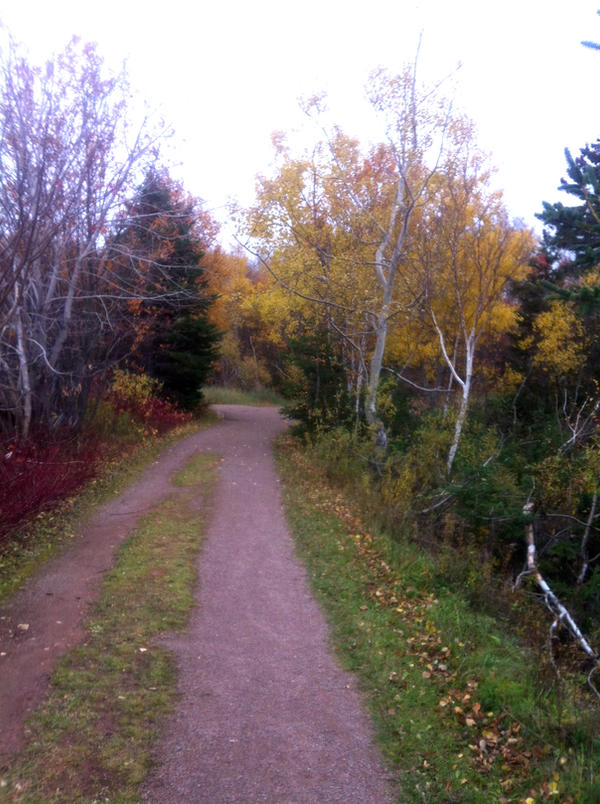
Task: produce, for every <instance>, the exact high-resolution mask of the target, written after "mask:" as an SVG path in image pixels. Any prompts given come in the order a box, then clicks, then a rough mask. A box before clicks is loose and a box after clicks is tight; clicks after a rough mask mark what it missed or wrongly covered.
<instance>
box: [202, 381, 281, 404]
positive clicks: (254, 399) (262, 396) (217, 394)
mask: <svg viewBox="0 0 600 804" xmlns="http://www.w3.org/2000/svg"><path fill="white" fill-rule="evenodd" d="M202 393H203V396H204V401H205V402H206V403H207V404H209V405H277V406H279V407H281V406H282V405H284V404H285V399H284V398H283V397H282V396H280V394H278V393H277V392H276V391H273V390H271V389H270V388H259V389H257V390H255V391H240V390H239V389H237V388H220V387H217V386H214V385H209V386H207V387H206V388H203V389H202Z"/></svg>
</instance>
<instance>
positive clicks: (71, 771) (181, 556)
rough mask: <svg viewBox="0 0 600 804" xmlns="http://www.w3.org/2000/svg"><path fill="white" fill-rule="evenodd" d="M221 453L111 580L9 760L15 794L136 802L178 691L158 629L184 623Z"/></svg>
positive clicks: (27, 798)
mask: <svg viewBox="0 0 600 804" xmlns="http://www.w3.org/2000/svg"><path fill="white" fill-rule="evenodd" d="M218 462H219V458H218V457H217V456H214V455H205V454H203V455H198V456H196V457H195V458H193V459H192V461H191V462H190V464H188V466H187V467H185V468H184V469H183V470H182V471H181V472H180V473H179V474H178V475H177V476H176V478H175V480H176V483H177V485H179V486H181V487H182V491H181V492H180V493H177V494H174V495H172V496H171V497H169V498H168V499H166V500H165V501H164V502H162V503H161V504H159V505H158V506H157V507H156V508H155V509H154V510H153V511H152V512H151V513H150V514H149V515H148V516H146V517H145V518H144V519H143V521H142V523H141V524H140V526H139V528H138V529H137V530H136V531H135V532H134V533H133V535H132V536H131V537H130V538H129V539H128V540H127V542H126V543H125V544H124V545H123V546H122V547H121V549H120V550H119V555H118V561H117V563H116V564H115V566H114V568H113V570H112V571H110V572H109V573H108V575H107V576H106V578H105V580H104V584H103V588H102V594H101V598H100V600H99V602H98V604H97V606H96V607H95V610H94V611H93V613H92V615H91V617H90V619H89V621H88V623H87V629H86V638H85V642H84V644H82V645H81V646H80V647H78V648H76V649H74V650H72V651H70V652H69V653H68V654H67V655H66V656H65V657H64V658H63V659H62V660H61V662H60V664H59V666H58V667H57V669H56V670H55V672H54V673H53V676H52V687H51V692H50V695H49V698H48V700H47V701H46V702H45V703H44V704H43V705H42V706H41V707H40V708H39V709H38V710H36V711H35V712H33V714H32V715H31V717H30V718H29V720H28V724H27V730H28V745H27V747H26V749H25V751H24V752H23V754H22V755H21V756H20V757H19V758H17V760H16V761H15V763H13V764H12V765H11V766H10V767H8V768H5V769H3V772H2V777H3V778H2V781H1V785H2V787H1V788H0V795H2V794H3V795H4V796H5V797H6V798H5V800H7V801H10V802H13V801H14V802H17V801H18V802H31V803H33V802H36V803H39V802H41V801H44V802H56V803H58V802H79V801H82V802H83V801H86V802H91V801H102V802H107V801H108V802H110V801H113V802H133V801H137V800H138V794H137V790H138V788H139V785H140V784H141V782H142V781H143V780H144V778H145V776H146V773H147V771H148V768H149V765H150V751H151V748H152V746H153V743H154V740H155V738H156V733H157V728H158V726H159V725H160V723H161V721H162V719H163V718H164V716H165V714H166V713H167V712H168V711H170V710H171V709H172V707H173V704H174V700H175V664H174V659H173V657H172V655H171V653H170V652H169V651H168V650H166V649H165V648H163V647H161V646H160V645H159V644H158V642H157V637H158V635H160V634H162V633H164V632H166V631H173V630H174V629H181V628H183V627H184V626H185V624H186V622H187V618H188V614H189V610H190V607H191V605H192V603H193V585H194V581H195V564H196V556H197V553H198V550H199V547H200V543H201V538H202V532H203V526H204V514H203V513H202V514H201V513H199V511H198V506H197V499H198V496H199V494H201V495H202V499H203V511H206V509H207V507H208V506H209V504H210V498H211V488H212V484H213V479H214V476H215V471H214V470H215V467H216V466H217V464H218Z"/></svg>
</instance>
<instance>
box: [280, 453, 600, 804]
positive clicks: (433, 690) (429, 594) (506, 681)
mask: <svg viewBox="0 0 600 804" xmlns="http://www.w3.org/2000/svg"><path fill="white" fill-rule="evenodd" d="M276 455H277V464H278V469H279V472H280V476H281V478H282V487H283V495H284V505H285V509H286V516H287V519H288V522H289V525H290V529H291V531H292V534H293V536H294V539H295V542H296V548H297V551H298V554H299V556H300V558H301V559H302V560H303V562H304V564H305V566H306V567H307V571H308V576H309V581H310V583H311V585H312V588H313V591H314V592H315V594H316V597H317V599H318V600H319V602H320V605H321V606H322V608H323V610H324V612H325V614H326V616H327V618H328V621H329V623H330V626H331V629H332V646H333V649H334V651H335V652H336V655H337V656H338V657H339V658H340V661H341V663H342V665H343V666H345V667H346V668H347V669H349V670H351V671H352V672H354V673H355V674H356V675H357V677H358V679H359V682H360V684H361V687H362V689H363V691H364V693H365V697H366V700H367V702H368V705H369V708H370V711H371V714H372V717H373V722H374V725H375V728H376V730H377V737H378V742H379V745H380V748H381V750H382V753H383V756H384V758H385V759H386V761H387V762H388V765H389V767H390V769H391V770H392V772H394V773H396V774H397V776H398V778H399V786H400V789H401V790H402V795H401V800H402V801H403V802H432V804H433V802H435V803H436V804H437V803H438V802H481V804H486V803H487V802H489V801H494V802H501V803H502V802H524V803H525V802H526V804H534V802H538V801H549V800H554V801H557V800H559V801H561V803H562V804H566V803H567V802H575V801H577V802H589V803H590V804H591V802H593V801H597V800H598V799H597V797H596V794H597V792H598V788H597V786H596V785H597V782H596V781H595V779H597V773H598V757H597V751H596V759H595V760H593V756H594V748H593V745H592V742H593V741H594V739H596V738H594V730H590V734H588V735H583V737H582V744H583V743H586V744H587V748H586V749H585V752H584V750H583V746H582V748H581V749H580V750H579V751H578V750H577V749H576V748H574V747H569V741H568V740H567V741H565V740H560V739H558V738H559V735H558V733H557V729H556V727H555V726H554V727H553V726H552V725H551V723H549V721H548V717H547V715H548V708H551V707H552V705H553V703H552V698H551V696H550V694H549V693H548V696H547V698H546V699H543V698H544V696H545V695H546V693H545V692H544V690H543V689H541V688H540V685H539V684H536V683H535V682H536V679H535V673H536V668H535V665H534V664H533V663H532V661H531V656H529V655H528V654H527V653H526V652H524V650H523V648H522V647H521V646H519V645H518V644H517V643H516V642H515V641H514V639H511V637H510V636H509V635H508V634H507V633H506V632H505V631H503V630H502V629H501V628H500V626H499V624H497V623H495V622H494V621H493V620H492V619H491V618H490V617H488V616H486V615H484V614H482V613H480V612H475V611H473V610H472V609H471V608H470V607H469V605H468V604H467V603H466V600H465V599H464V598H463V597H462V596H461V594H460V590H453V589H452V588H451V587H449V586H448V587H445V588H443V587H440V586H439V584H437V583H436V582H435V573H434V571H433V570H432V567H431V562H430V561H428V559H427V557H426V556H425V555H424V554H423V553H422V551H419V550H418V548H417V546H416V545H411V544H409V543H406V544H403V545H400V552H398V545H396V546H395V550H394V553H393V558H392V552H391V547H392V545H391V544H390V541H389V538H387V537H386V535H385V534H377V533H370V532H369V530H368V528H367V527H366V526H365V523H364V522H362V521H361V517H360V513H359V512H358V511H357V507H356V505H355V504H353V502H352V501H349V500H348V499H346V498H344V495H343V493H342V492H340V491H339V490H338V489H334V488H332V487H331V486H330V485H329V484H328V482H327V480H326V478H325V477H324V475H323V473H322V472H320V471H319V469H318V468H317V466H316V465H315V464H314V462H311V460H310V459H309V457H308V456H307V454H306V453H305V452H304V450H303V449H302V447H300V446H299V445H298V443H297V442H294V440H293V439H291V438H289V437H284V438H283V439H281V440H280V442H279V444H278V447H277V450H276ZM590 757H591V758H592V761H590Z"/></svg>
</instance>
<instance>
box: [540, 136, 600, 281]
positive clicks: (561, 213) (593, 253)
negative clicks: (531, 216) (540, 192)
mask: <svg viewBox="0 0 600 804" xmlns="http://www.w3.org/2000/svg"><path fill="white" fill-rule="evenodd" d="M565 154H566V158H567V176H568V178H567V179H561V184H560V188H559V189H561V190H563V191H564V192H566V193H568V194H569V195H571V196H573V198H574V199H576V201H577V202H578V203H575V204H574V205H572V206H565V205H564V204H563V203H562V202H556V203H554V204H549V203H548V202H544V205H543V206H544V209H543V212H541V213H540V214H539V215H538V216H537V217H538V218H539V219H540V220H541V221H543V223H544V238H543V242H544V248H545V251H546V252H547V254H548V256H549V257H550V258H551V259H552V260H554V261H561V260H563V266H562V272H561V273H563V274H570V275H578V274H580V273H582V272H585V271H586V270H588V269H590V268H592V267H594V266H596V265H598V264H600V140H596V142H595V143H593V144H592V145H586V146H585V148H582V149H581V151H580V155H579V156H578V157H577V158H575V159H574V158H573V157H572V156H571V154H570V153H569V151H568V150H566V151H565ZM565 253H567V254H569V255H572V259H571V260H569V261H568V262H566V263H565V262H564V257H565ZM556 278H557V279H558V278H559V277H556Z"/></svg>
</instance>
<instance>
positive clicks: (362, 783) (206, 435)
mask: <svg viewBox="0 0 600 804" xmlns="http://www.w3.org/2000/svg"><path fill="white" fill-rule="evenodd" d="M219 410H220V412H221V413H222V414H223V416H224V419H223V421H222V422H221V423H220V424H218V425H216V426H215V427H213V428H211V429H210V430H207V431H204V432H201V433H198V434H196V435H194V436H192V437H191V438H188V439H186V440H185V441H183V442H180V443H179V444H177V445H175V446H174V447H171V448H170V449H169V450H167V452H166V453H165V454H164V455H163V456H162V457H161V459H160V461H159V462H157V463H156V464H155V465H153V466H152V467H151V468H150V469H149V470H148V471H147V472H146V473H145V475H144V477H143V478H142V479H141V480H140V481H139V482H138V483H137V484H135V486H132V487H131V488H130V489H129V490H128V491H127V492H126V493H125V494H124V495H122V496H121V497H120V498H119V499H118V500H116V501H114V502H113V503H111V504H110V505H109V506H106V507H105V508H104V509H102V510H101V511H99V512H98V515H97V516H96V517H95V518H94V521H93V522H92V523H90V527H89V529H88V532H87V533H86V534H85V536H84V537H82V538H81V540H80V541H79V542H78V543H77V545H75V546H74V548H73V549H72V550H70V551H69V553H68V554H67V555H65V556H64V557H62V558H61V559H58V560H57V561H55V562H54V563H53V566H51V567H48V570H47V571H46V572H44V574H43V576H42V577H40V578H39V579H38V580H37V581H36V583H35V584H34V585H32V587H33V588H32V589H31V590H27V591H26V592H24V593H23V594H22V595H20V596H19V598H18V599H15V601H14V603H13V605H12V606H11V609H10V610H7V611H2V612H0V616H3V617H4V618H5V619H4V620H0V626H2V630H1V633H0V651H2V652H6V654H7V655H6V656H4V657H1V658H0V661H1V662H2V664H0V672H1V676H0V679H1V681H0V735H1V738H0V739H1V740H2V742H1V743H0V747H1V748H2V749H3V750H4V751H5V752H8V751H11V750H14V748H15V747H17V746H18V744H19V739H20V731H19V728H16V729H15V728H13V726H14V723H16V722H18V721H19V722H20V718H21V717H22V714H23V710H24V709H25V708H26V707H27V706H31V705H32V704H35V703H37V702H38V701H39V700H40V698H41V696H43V692H44V689H45V686H46V682H47V674H48V670H49V668H50V667H51V666H52V664H53V663H54V661H55V660H56V656H57V655H58V654H59V653H61V652H63V651H64V650H66V649H67V648H68V647H69V646H70V645H72V644H74V643H76V642H77V641H78V640H79V639H81V618H82V615H83V614H84V613H85V609H86V605H88V603H89V602H90V601H92V600H93V599H94V598H95V596H96V595H97V591H98V581H99V579H100V577H101V575H102V573H103V572H104V571H105V570H106V568H107V567H108V566H109V565H110V563H111V560H112V555H113V551H114V548H115V546H116V544H117V543H118V542H120V541H122V539H123V538H125V536H126V534H127V532H129V530H130V529H131V527H133V526H134V525H135V522H136V521H137V519H138V518H139V516H140V514H141V513H142V512H143V511H145V510H147V509H148V508H149V507H151V505H153V504H154V503H155V502H156V501H157V499H159V498H160V497H163V496H165V495H166V494H167V493H169V491H170V490H171V484H170V481H169V478H170V477H171V476H172V474H173V472H174V471H176V470H177V469H178V468H179V467H180V466H182V465H183V464H184V463H185V462H186V460H187V459H188V458H189V456H191V455H192V454H193V453H194V452H196V451H198V450H204V451H211V452H216V453H218V454H220V455H221V456H222V457H223V459H224V460H223V464H222V469H221V478H220V482H219V485H218V491H217V499H216V504H215V512H214V515H213V517H212V521H211V524H210V526H209V531H208V535H207V542H206V544H205V547H204V550H203V552H202V555H201V557H200V561H199V585H198V594H197V599H198V606H197V607H196V608H195V610H194V612H193V616H192V619H191V622H190V626H189V629H188V631H187V632H186V634H185V635H183V636H179V637H176V638H171V639H170V640H169V641H168V644H169V646H170V647H171V648H172V649H173V650H175V651H176V653H177V655H178V658H179V665H180V670H181V675H180V682H179V692H180V700H179V704H178V708H177V710H176V712H175V714H174V715H173V717H172V718H171V719H170V721H169V722H168V723H167V725H166V728H165V731H164V737H163V739H162V741H161V742H160V744H159V746H158V748H157V753H156V761H157V766H156V771H155V773H154V774H153V776H152V777H151V779H150V780H149V782H148V784H147V785H146V787H145V789H144V791H143V796H144V799H145V800H146V801H148V802H155V804H159V803H160V804H168V802H182V801H188V802H206V803H207V804H208V803H209V802H210V804H220V803H221V802H223V803H224V802H240V803H241V802H243V803H244V804H251V803H252V802H270V803H271V804H284V802H285V803H286V804H292V803H293V804H300V803H301V802H311V804H314V803H316V802H327V803H329V802H345V803H347V802H361V804H363V803H364V802H369V804H377V803H378V802H386V801H390V800H391V795H390V792H389V789H388V788H387V785H386V781H385V780H386V773H385V770H384V768H383V767H382V766H381V764H380V763H379V761H378V759H377V758H376V756H375V755H374V753H373V749H372V747H371V733H370V728H369V724H368V721H367V719H366V717H365V716H364V713H363V712H362V709H361V706H360V701H359V697H358V694H357V692H356V688H355V684H354V680H353V677H352V676H350V675H349V674H348V673H345V672H344V671H342V670H340V668H339V667H338V666H337V665H336V663H335V662H334V660H333V659H332V657H331V654H330V652H329V649H328V645H327V629H326V625H325V622H324V620H323V617H322V615H321V613H320V611H319V609H318V608H317V606H316V604H315V603H314V601H313V599H312V597H311V595H310V593H309V591H308V586H307V581H306V577H305V572H304V569H303V568H302V566H301V565H300V563H299V562H298V560H297V559H296V558H295V556H294V554H293V548H292V543H291V539H290V536H289V533H288V530H287V527H286V524H285V521H284V518H283V514H282V507H281V498H280V494H279V489H278V480H277V477H276V475H275V470H274V466H273V461H272V457H271V452H270V442H271V440H272V438H273V437H274V436H275V435H276V434H277V433H279V432H281V430H282V429H283V427H284V424H283V422H282V420H281V418H280V417H279V415H278V413H277V411H276V410H275V409H273V408H245V407H234V406H219ZM92 560H93V564H92V563H91V562H92ZM84 601H85V602H84ZM67 609H68V611H69V615H68V616H67V614H66V613H65V611H66V610H67ZM19 623H25V624H29V629H27V630H22V629H21V630H19V629H18V624H19ZM15 633H16V634H17V636H14V634H15ZM11 634H13V636H11ZM3 645H4V646H3ZM32 665H33V666H35V667H38V668H39V670H38V672H37V673H36V674H32V676H33V677H32V678H30V679H29V680H27V682H26V684H25V689H23V681H24V678H23V675H22V674H23V673H25V674H27V668H28V667H29V668H31V666H32ZM20 674H21V675H20ZM15 676H16V678H15ZM14 696H17V697H18V700H13V697H14ZM11 701H12V703H11ZM7 705H8V709H9V710H10V711H8V710H7V709H6V708H5V707H6V706H7ZM11 722H12V724H13V726H11ZM7 734H8V737H7Z"/></svg>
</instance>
